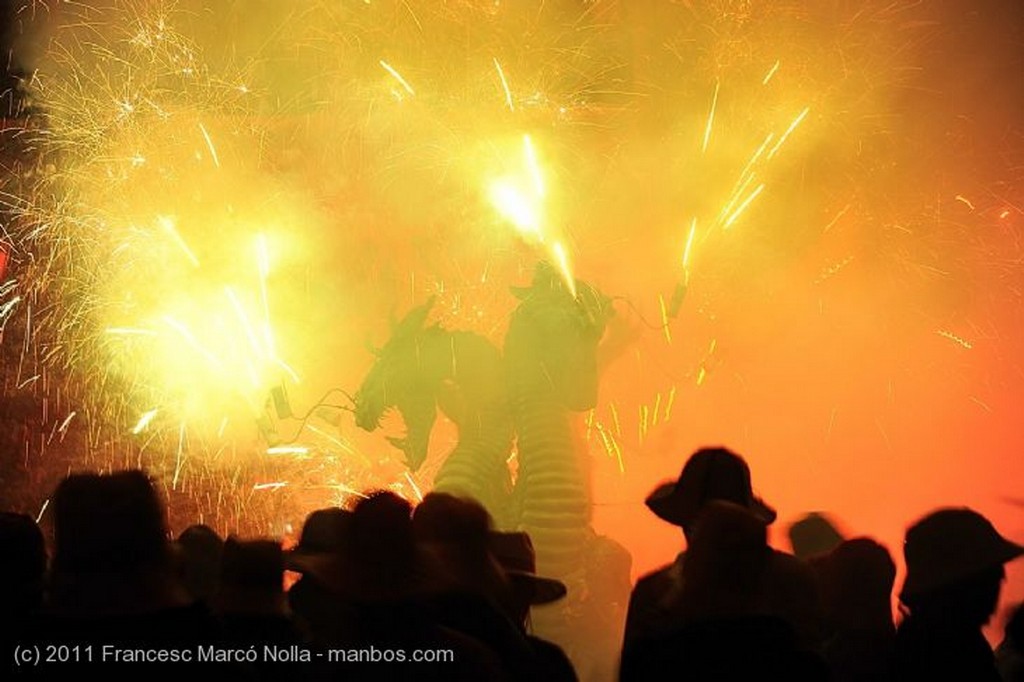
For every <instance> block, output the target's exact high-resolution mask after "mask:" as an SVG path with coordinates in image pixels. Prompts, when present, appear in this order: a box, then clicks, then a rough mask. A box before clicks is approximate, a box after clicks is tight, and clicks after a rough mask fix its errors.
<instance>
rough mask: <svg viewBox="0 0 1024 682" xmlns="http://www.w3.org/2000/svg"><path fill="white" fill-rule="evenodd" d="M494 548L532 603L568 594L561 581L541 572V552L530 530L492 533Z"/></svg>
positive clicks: (494, 552) (556, 598)
mask: <svg viewBox="0 0 1024 682" xmlns="http://www.w3.org/2000/svg"><path fill="white" fill-rule="evenodd" d="M490 550H491V554H492V555H493V556H494V558H495V559H497V560H498V563H499V564H501V567H502V568H503V569H504V570H505V575H507V576H508V577H509V580H510V581H512V583H513V585H514V586H516V587H517V588H523V590H524V592H525V593H526V594H527V595H529V601H530V605H531V606H539V605H541V604H550V603H551V602H555V601H558V600H559V599H561V598H562V597H564V596H565V595H566V592H567V589H566V587H565V583H563V582H562V581H561V580H555V579H554V578H544V577H541V576H539V575H537V555H536V553H535V552H534V551H533V543H532V542H531V541H530V536H529V535H527V534H526V533H523V532H515V533H502V532H496V531H495V532H492V533H491V535H490Z"/></svg>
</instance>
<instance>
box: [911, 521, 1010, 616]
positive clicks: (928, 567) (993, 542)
mask: <svg viewBox="0 0 1024 682" xmlns="http://www.w3.org/2000/svg"><path fill="white" fill-rule="evenodd" d="M1022 554H1024V547H1022V546H1020V545H1018V544H1017V543H1015V542H1011V541H1010V540H1007V539H1006V538H1004V537H1003V536H1002V535H1000V534H999V532H998V531H997V530H996V529H995V526H993V525H992V522H991V521H989V520H988V519H986V518H985V517H984V516H982V515H981V514H979V513H978V512H976V511H974V510H972V509H968V508H966V507H959V508H946V509H939V510H937V511H934V512H932V513H931V514H928V515H927V516H925V517H924V518H923V519H921V520H920V521H918V522H917V523H915V524H914V525H912V526H911V527H910V528H909V529H908V530H907V535H906V538H905V539H904V542H903V556H904V558H905V559H906V564H907V577H906V579H905V580H904V582H903V589H901V590H900V600H902V601H905V600H906V599H907V598H910V599H913V598H914V597H917V596H919V595H921V594H927V593H928V592H932V591H933V590H936V589H939V588H942V587H946V586H948V585H952V584H954V583H957V582H959V581H961V580H963V579H964V578H969V577H971V576H972V575H974V574H976V573H979V572H981V571H984V570H987V569H990V568H995V567H997V566H1002V565H1003V564H1005V563H1007V562H1010V561H1012V560H1014V559H1016V558H1017V557H1019V556H1021V555H1022Z"/></svg>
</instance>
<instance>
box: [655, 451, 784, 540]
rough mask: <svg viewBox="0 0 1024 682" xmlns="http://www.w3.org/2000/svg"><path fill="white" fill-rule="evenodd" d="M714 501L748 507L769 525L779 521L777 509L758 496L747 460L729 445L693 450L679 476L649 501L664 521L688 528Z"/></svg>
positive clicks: (666, 483) (659, 487) (661, 488)
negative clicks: (752, 482) (704, 508)
mask: <svg viewBox="0 0 1024 682" xmlns="http://www.w3.org/2000/svg"><path fill="white" fill-rule="evenodd" d="M712 500H725V501H727V502H732V503H734V504H738V505H740V506H742V507H746V508H747V509H749V510H750V511H751V512H753V514H754V515H755V516H757V517H758V518H760V519H761V520H762V521H763V522H764V523H766V524H769V523H772V522H773V521H775V517H776V514H775V510H774V509H772V508H771V507H770V506H768V505H767V504H765V502H764V501H763V500H761V498H759V497H757V496H756V495H754V492H753V489H752V488H751V485H750V468H749V467H748V466H747V463H746V462H745V461H744V460H743V458H742V457H740V456H739V455H737V454H736V453H734V452H732V451H731V450H727V449H725V448H704V449H701V450H698V451H697V452H695V453H693V455H691V456H690V458H689V459H688V460H686V464H685V465H684V466H683V470H682V472H681V473H680V474H679V478H678V479H677V480H675V481H668V482H665V483H662V484H661V485H659V486H658V487H657V488H655V489H654V491H653V492H652V493H651V494H650V495H648V497H647V500H646V504H647V508H648V509H650V510H651V511H652V512H654V514H655V515H656V516H657V517H658V518H660V519H662V520H663V521H668V522H669V523H671V524H673V525H676V526H682V527H686V526H689V525H690V524H692V523H693V522H694V521H695V520H696V518H697V515H698V514H699V513H700V511H701V509H703V507H704V505H705V504H707V503H708V502H710V501H712Z"/></svg>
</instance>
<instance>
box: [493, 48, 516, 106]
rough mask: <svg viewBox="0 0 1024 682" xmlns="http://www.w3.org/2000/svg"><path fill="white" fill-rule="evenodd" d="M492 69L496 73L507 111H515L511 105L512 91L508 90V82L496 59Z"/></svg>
mask: <svg viewBox="0 0 1024 682" xmlns="http://www.w3.org/2000/svg"><path fill="white" fill-rule="evenodd" d="M494 68H495V69H496V70H497V71H498V79H499V80H501V89H502V90H504V92H505V104H507V105H508V110H509V111H515V110H516V107H515V104H513V103H512V91H511V90H509V88H508V81H507V80H505V72H504V71H503V70H502V68H501V64H500V63H499V62H498V58H497V57H495V58H494Z"/></svg>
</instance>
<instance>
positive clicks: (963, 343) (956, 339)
mask: <svg viewBox="0 0 1024 682" xmlns="http://www.w3.org/2000/svg"><path fill="white" fill-rule="evenodd" d="M935 333H936V334H938V335H939V336H941V337H942V338H944V339H949V340H950V341H952V342H953V343H955V344H956V345H958V346H960V347H961V348H963V349H965V350H971V349H972V348H974V344H972V343H971V342H970V341H968V340H967V339H965V338H962V337H960V336H957V335H956V334H954V333H953V332H951V331H946V330H944V329H940V330H938V331H936V332H935Z"/></svg>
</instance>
